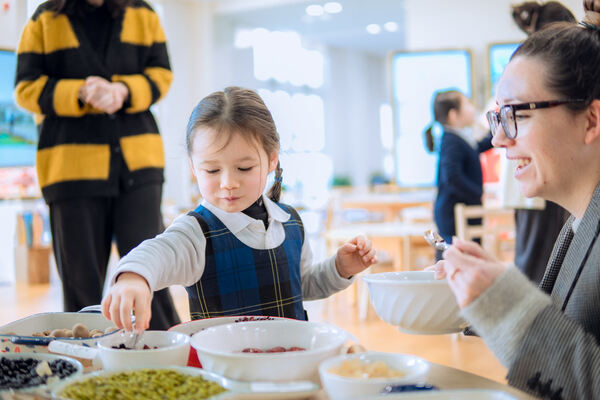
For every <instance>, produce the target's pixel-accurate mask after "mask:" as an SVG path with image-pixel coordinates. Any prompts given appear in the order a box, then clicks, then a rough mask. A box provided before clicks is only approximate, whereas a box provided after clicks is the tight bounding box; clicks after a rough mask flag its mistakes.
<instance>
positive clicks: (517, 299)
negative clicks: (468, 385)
mask: <svg viewBox="0 0 600 400" xmlns="http://www.w3.org/2000/svg"><path fill="white" fill-rule="evenodd" d="M584 6H585V9H586V17H585V19H584V21H583V22H582V23H581V24H579V25H577V24H573V23H564V22H563V23H556V24H553V25H551V26H549V27H547V28H544V29H542V30H540V31H538V32H536V33H534V34H532V35H531V36H529V37H528V38H527V40H525V41H524V42H523V44H522V45H521V46H520V47H519V48H518V49H517V50H516V51H515V53H514V54H513V55H512V57H511V60H510V62H509V64H508V65H507V67H506V69H505V70H504V73H503V75H502V77H501V79H500V81H499V83H498V89H497V91H496V101H497V103H498V109H497V110H492V111H489V112H488V114H487V116H488V121H489V123H490V127H491V130H492V133H493V135H494V137H493V141H492V143H493V144H494V146H497V147H502V148H504V149H506V157H507V158H509V159H512V160H515V161H517V167H516V169H515V171H514V175H515V178H516V179H517V181H518V182H519V185H520V187H521V190H522V192H523V194H524V195H525V196H527V197H533V196H539V197H542V198H544V199H546V200H551V201H554V202H556V203H557V204H559V205H560V206H562V207H564V208H565V209H566V210H568V211H569V212H570V213H571V214H572V215H571V217H569V219H568V220H567V222H566V223H565V225H564V226H563V228H562V230H561V232H560V234H559V236H558V239H557V240H556V243H555V245H554V249H553V251H552V255H551V256H550V261H549V263H548V265H547V267H546V271H545V272H544V276H543V278H542V281H541V283H540V287H539V288H536V287H535V286H534V285H533V284H532V283H531V282H530V281H528V279H527V278H526V277H525V275H523V274H522V273H521V272H520V271H519V270H518V269H517V268H514V266H507V265H504V264H502V263H500V262H499V261H498V260H496V259H495V258H494V257H492V256H491V255H490V254H488V253H486V252H485V251H484V250H483V249H482V248H481V247H480V246H478V245H477V244H475V243H472V242H465V241H461V240H456V241H454V242H453V243H452V246H450V248H449V249H448V250H446V251H445V252H444V254H443V257H444V260H443V261H440V262H439V263H438V264H437V265H436V269H437V271H438V274H437V275H438V277H443V276H446V277H448V282H449V285H450V287H451V289H452V290H453V292H454V294H455V296H456V299H457V301H458V303H459V305H460V306H461V307H462V313H463V315H464V316H465V318H466V319H467V320H468V321H469V322H471V323H472V325H473V328H474V329H475V331H476V332H477V333H478V334H479V335H480V336H481V337H482V338H483V340H485V342H486V344H487V345H488V346H489V347H490V349H491V350H492V351H493V352H494V354H495V355H496V356H497V357H498V358H499V359H500V361H501V362H502V363H503V364H504V366H506V367H507V368H508V376H507V379H508V383H509V384H510V385H512V386H515V387H517V388H520V389H522V390H526V391H528V392H530V393H532V394H534V395H536V396H540V397H542V398H546V399H552V400H559V399H598V398H600V239H599V237H598V236H599V233H600V157H599V155H600V68H598V66H599V65H600V1H598V0H585V1H584Z"/></svg>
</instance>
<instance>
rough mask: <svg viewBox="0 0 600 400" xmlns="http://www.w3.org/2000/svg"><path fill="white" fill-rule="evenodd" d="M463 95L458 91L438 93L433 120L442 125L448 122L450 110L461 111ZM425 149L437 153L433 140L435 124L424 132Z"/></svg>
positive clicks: (434, 104)
mask: <svg viewBox="0 0 600 400" xmlns="http://www.w3.org/2000/svg"><path fill="white" fill-rule="evenodd" d="M462 97H463V94H462V93H461V92H459V91H458V90H446V91H443V92H436V93H435V96H434V98H433V119H434V120H435V121H436V122H439V123H440V124H442V125H443V124H446V123H447V122H448V114H450V110H457V111H460V103H461V101H462ZM424 135H425V147H426V148H427V150H428V151H429V152H433V151H435V150H436V149H435V141H434V138H433V123H432V124H430V125H429V126H428V127H427V129H425V132H424Z"/></svg>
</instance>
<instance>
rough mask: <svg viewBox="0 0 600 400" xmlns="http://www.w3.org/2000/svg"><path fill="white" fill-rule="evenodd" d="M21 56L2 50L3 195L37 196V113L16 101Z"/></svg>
mask: <svg viewBox="0 0 600 400" xmlns="http://www.w3.org/2000/svg"><path fill="white" fill-rule="evenodd" d="M16 67H17V55H16V54H15V52H14V50H8V49H0V198H17V197H36V196H39V189H38V187H37V183H36V180H35V168H34V165H35V154H36V148H37V140H38V132H37V127H36V125H35V123H34V120H33V116H32V115H31V114H30V113H29V112H27V111H25V110H23V109H21V108H19V107H18V106H17V105H16V103H15V100H14V95H13V91H14V82H15V71H16Z"/></svg>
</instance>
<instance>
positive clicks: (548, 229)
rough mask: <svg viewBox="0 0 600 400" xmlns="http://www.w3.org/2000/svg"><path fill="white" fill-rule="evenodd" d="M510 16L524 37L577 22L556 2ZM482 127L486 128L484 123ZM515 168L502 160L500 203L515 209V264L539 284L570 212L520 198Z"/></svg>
mask: <svg viewBox="0 0 600 400" xmlns="http://www.w3.org/2000/svg"><path fill="white" fill-rule="evenodd" d="M512 16H513V19H514V21H515V23H516V24H517V25H518V26H519V28H521V30H522V31H523V32H525V33H526V34H527V35H531V34H532V33H534V32H537V31H539V30H540V29H544V28H546V27H548V26H550V25H551V24H553V23H555V22H560V21H564V22H569V23H573V24H575V23H576V22H577V21H576V20H575V17H574V16H573V13H571V11H570V10H569V9H568V8H566V7H565V6H563V5H562V4H560V3H559V2H556V1H550V2H548V3H544V4H540V3H539V2H536V1H527V2H525V3H521V4H517V5H514V6H513V7H512ZM492 104H493V103H492ZM483 119H484V120H485V118H483ZM483 124H486V125H487V123H486V122H485V121H483ZM515 167H516V164H515V162H514V161H511V160H508V159H505V160H503V162H502V165H501V168H500V171H501V176H502V178H501V188H502V195H501V198H502V204H503V206H505V207H510V208H514V210H515V265H516V266H517V267H518V268H519V269H520V270H521V271H522V272H523V273H524V274H525V275H526V276H527V277H528V278H529V279H531V281H532V282H533V283H535V284H539V283H540V281H541V280H542V277H543V276H544V271H545V270H546V264H547V263H548V260H549V259H550V255H551V254H552V248H553V247H554V242H555V241H556V238H557V237H558V234H559V233H560V230H561V228H562V226H563V225H564V223H565V222H566V220H567V218H569V213H568V212H567V211H566V210H565V209H564V208H562V207H561V206H559V205H558V204H556V203H554V202H552V201H544V200H543V199H541V198H539V197H536V198H530V199H528V198H526V197H525V196H523V194H522V193H521V192H520V190H519V188H518V183H517V181H516V180H515V178H514V177H513V176H512V173H513V171H514V168H515Z"/></svg>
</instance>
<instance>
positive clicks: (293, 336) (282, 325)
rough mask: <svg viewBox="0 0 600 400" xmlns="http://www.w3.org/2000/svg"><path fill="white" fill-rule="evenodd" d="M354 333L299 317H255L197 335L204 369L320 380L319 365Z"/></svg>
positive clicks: (254, 377)
mask: <svg viewBox="0 0 600 400" xmlns="http://www.w3.org/2000/svg"><path fill="white" fill-rule="evenodd" d="M349 338H350V335H349V334H348V333H347V332H346V331H344V330H343V329H340V328H338V327H336V326H333V325H329V324H324V323H316V322H306V321H296V320H274V321H249V322H240V323H232V324H226V325H219V326H213V327H210V328H207V329H204V330H202V331H201V332H198V333H195V334H194V335H192V340H191V345H192V347H193V348H194V349H196V352H197V354H198V358H199V360H200V363H201V364H202V367H203V368H205V369H207V370H209V371H212V372H215V373H217V374H220V375H224V376H226V377H228V378H232V379H237V380H242V381H258V382H265V381H266V382H288V381H300V380H312V381H317V380H318V367H319V363H320V362H321V361H323V360H325V359H327V358H330V357H333V356H336V355H338V354H340V352H341V349H342V347H343V346H344V344H345V343H346V341H347V340H348V339H349Z"/></svg>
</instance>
